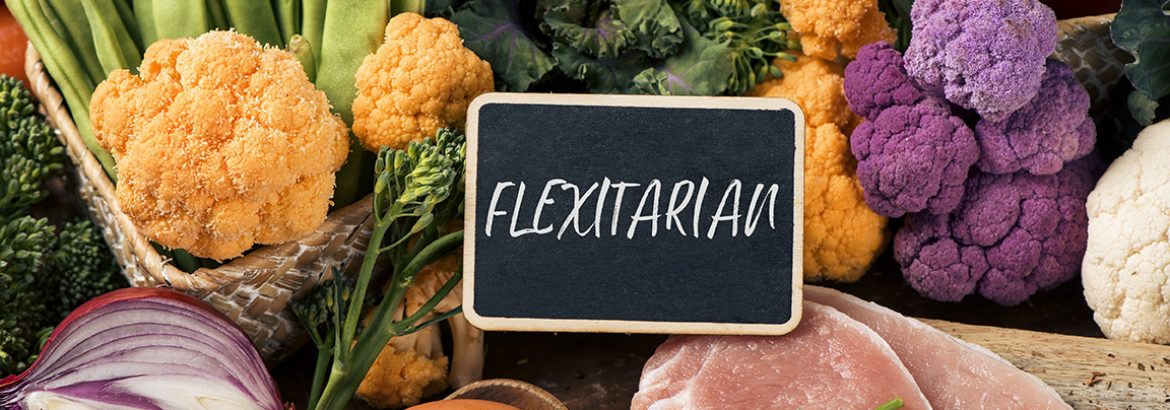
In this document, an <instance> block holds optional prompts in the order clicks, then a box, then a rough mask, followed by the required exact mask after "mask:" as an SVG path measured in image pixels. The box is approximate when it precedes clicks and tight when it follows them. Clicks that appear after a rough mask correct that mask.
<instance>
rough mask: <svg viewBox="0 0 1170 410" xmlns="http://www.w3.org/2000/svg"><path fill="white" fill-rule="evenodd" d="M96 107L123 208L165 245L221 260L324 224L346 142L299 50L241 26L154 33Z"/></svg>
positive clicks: (98, 94) (103, 90) (101, 92)
mask: <svg viewBox="0 0 1170 410" xmlns="http://www.w3.org/2000/svg"><path fill="white" fill-rule="evenodd" d="M90 110H91V112H90V114H91V116H92V117H93V125H94V131H95V133H96V136H97V139H98V141H99V142H100V143H101V144H102V146H103V147H105V148H106V149H108V150H109V151H110V152H111V154H113V155H114V157H115V158H116V159H117V160H118V175H119V180H118V184H117V198H118V203H119V205H120V206H121V208H122V211H123V212H124V213H125V214H126V215H127V216H128V217H129V218H130V219H131V220H132V221H133V222H134V223H135V225H136V226H137V227H138V228H139V229H140V230H142V232H143V233H144V234H145V235H146V236H147V237H148V238H150V239H151V240H153V241H155V242H157V243H158V244H160V245H163V246H166V247H168V248H181V249H185V250H187V251H188V252H190V253H191V254H193V255H196V256H200V257H206V258H212V259H217V260H223V259H228V258H233V257H236V256H239V255H240V254H241V253H242V252H243V251H245V250H247V249H249V248H251V247H252V246H253V245H254V244H256V243H261V244H273V243H281V242H286V241H289V240H294V239H296V238H299V237H301V236H303V235H305V234H308V233H309V232H311V231H312V230H313V229H315V228H316V227H317V226H318V225H320V224H321V222H322V221H324V220H325V216H326V212H327V210H328V208H329V198H330V196H331V195H332V194H333V182H334V172H336V171H337V170H338V169H339V168H340V167H341V165H342V163H344V162H345V158H346V154H347V152H348V145H347V143H348V139H347V137H346V129H345V124H344V123H343V122H342V121H341V119H340V118H337V117H336V116H334V115H333V114H331V113H330V110H329V101H328V99H327V98H326V97H325V94H324V93H322V92H321V91H318V90H317V89H316V88H314V87H313V84H312V83H310V82H309V80H308V78H307V77H306V76H305V72H304V70H303V69H301V66H300V63H298V62H297V60H296V58H294V57H293V56H292V55H291V54H289V53H288V52H285V51H282V50H279V49H274V48H263V47H261V46H260V44H259V43H257V42H256V41H255V40H253V39H252V38H251V37H248V36H245V35H242V34H238V33H235V32H225V31H213V32H210V33H207V34H204V35H202V36H200V37H199V38H197V39H194V40H191V39H185V40H163V41H159V42H156V43H155V44H153V45H152V46H151V47H150V48H149V49H148V50H147V51H146V56H145V58H144V59H143V61H142V65H141V67H140V74H139V75H138V76H135V75H133V74H130V72H129V71H126V70H119V71H115V72H113V73H111V74H110V76H109V78H108V79H106V81H104V82H102V83H101V84H100V85H99V86H98V87H97V90H96V91H94V95H93V100H92V102H91V107H90Z"/></svg>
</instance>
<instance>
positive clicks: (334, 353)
mask: <svg viewBox="0 0 1170 410" xmlns="http://www.w3.org/2000/svg"><path fill="white" fill-rule="evenodd" d="M464 149H465V148H464V136H463V135H462V134H459V133H457V132H454V131H450V130H440V131H439V132H438V134H437V135H436V136H435V138H428V139H426V140H424V141H416V142H411V143H410V145H409V146H408V147H407V149H406V150H393V149H386V148H383V149H382V150H381V152H380V153H379V154H378V157H377V160H376V161H375V164H374V175H375V176H376V181H377V182H376V183H375V184H374V194H373V211H372V216H371V217H372V218H373V221H374V223H373V228H372V231H371V235H370V243H369V245H368V246H367V247H366V253H365V256H364V257H363V259H362V264H361V267H360V269H359V271H358V274H357V277H356V278H354V280H353V281H352V282H348V281H346V280H344V279H340V278H338V277H339V276H340V275H338V272H334V277H335V279H334V283H333V284H330V285H328V286H324V287H322V288H321V290H319V291H318V292H317V293H316V294H315V297H311V298H307V299H305V300H302V301H298V302H297V303H295V304H294V307H293V309H294V313H296V314H297V316H298V318H300V320H301V321H302V323H303V324H304V325H305V327H306V328H307V329H308V331H309V333H310V338H311V339H312V340H313V342H314V344H316V345H317V348H318V357H317V368H316V370H315V372H314V377H313V391H312V392H311V393H310V401H309V408H312V409H342V408H344V407H345V405H346V404H347V403H348V402H349V400H350V399H351V398H352V397H353V395H354V393H355V392H356V391H357V388H358V386H359V385H360V384H361V381H362V379H364V378H365V375H366V373H367V372H369V370H370V367H372V366H373V364H374V360H375V359H376V358H377V357H378V355H379V354H380V353H381V351H382V349H383V348H384V347H385V346H386V344H387V343H389V342H390V339H391V338H394V337H398V336H404V335H408V334H411V333H414V332H417V331H419V330H421V329H423V328H425V327H427V326H430V325H432V324H435V323H438V322H441V321H443V320H446V319H448V318H450V317H451V316H454V315H456V314H459V313H460V312H461V311H462V310H461V308H456V309H453V310H451V311H447V312H442V313H439V314H436V315H433V317H432V316H431V313H432V311H433V310H434V309H435V306H437V305H438V304H439V302H440V301H441V300H443V298H444V297H446V296H447V295H448V294H449V293H450V292H451V291H452V290H453V289H454V288H455V286H456V285H458V283H459V281H460V280H461V279H462V277H463V275H462V271H457V272H456V273H455V275H454V276H452V277H451V279H449V280H448V281H447V282H446V283H445V284H444V285H443V287H442V288H440V289H439V291H438V292H437V293H435V295H434V296H432V297H431V298H430V299H429V300H428V301H427V302H426V303H424V304H423V306H422V307H420V308H419V309H418V310H417V311H414V312H404V314H403V316H405V317H404V318H402V319H400V320H395V314H396V313H397V312H399V311H400V309H403V300H404V298H405V296H406V291H407V290H408V289H410V287H411V286H412V285H413V284H414V281H415V277H416V275H417V274H418V272H419V271H420V270H421V269H422V268H423V267H424V266H426V265H428V264H430V263H431V262H434V261H435V260H438V259H439V258H442V257H443V256H446V255H447V254H449V253H450V252H451V251H453V250H454V249H456V248H458V247H459V246H460V245H462V244H463V231H462V230H455V231H452V232H446V231H445V230H444V227H446V226H447V225H449V224H450V223H451V222H452V221H455V220H457V219H458V218H459V217H460V216H461V215H462V213H463V198H464V175H463V171H464V153H465V151H464ZM383 255H384V256H386V257H387V258H388V259H389V260H390V263H391V265H392V267H393V268H392V272H391V275H390V277H389V279H388V280H389V289H388V290H387V291H386V293H385V294H384V295H375V294H373V293H374V292H371V286H370V285H371V283H372V281H373V279H374V273H375V272H374V270H375V265H376V262H377V261H378V259H379V257H381V256H383ZM377 296H381V298H380V299H379V300H378V301H377V303H373V302H372V301H373V300H375V299H376V297H377ZM367 307H370V308H372V309H373V316H372V318H371V319H370V321H369V322H368V323H366V324H365V326H364V327H363V326H362V324H361V320H360V319H361V318H362V316H363V315H362V313H363V311H364V310H365V309H366V308H367ZM428 317H429V318H428ZM424 319H425V320H424Z"/></svg>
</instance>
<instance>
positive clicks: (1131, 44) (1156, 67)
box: [1110, 0, 1170, 101]
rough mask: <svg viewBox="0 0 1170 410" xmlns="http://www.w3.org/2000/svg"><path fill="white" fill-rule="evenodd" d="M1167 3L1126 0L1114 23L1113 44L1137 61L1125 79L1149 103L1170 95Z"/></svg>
mask: <svg viewBox="0 0 1170 410" xmlns="http://www.w3.org/2000/svg"><path fill="white" fill-rule="evenodd" d="M1166 7H1167V6H1166V2H1165V1H1164V0H1123V1H1122V2H1121V11H1119V12H1118V13H1117V16H1116V17H1114V19H1113V25H1112V27H1111V28H1110V35H1111V36H1112V37H1113V42H1114V43H1115V44H1117V46H1118V47H1120V48H1121V49H1123V50H1125V51H1127V52H1129V53H1130V54H1132V55H1133V57H1134V59H1135V60H1134V62H1132V63H1129V64H1127V65H1126V66H1125V75H1126V77H1128V78H1129V80H1130V82H1132V83H1133V86H1134V88H1135V89H1136V90H1138V91H1139V92H1141V93H1142V94H1143V95H1145V97H1146V98H1147V99H1148V100H1150V101H1157V100H1160V99H1161V98H1162V97H1165V96H1167V95H1170V42H1167V41H1166V38H1170V15H1167V12H1166Z"/></svg>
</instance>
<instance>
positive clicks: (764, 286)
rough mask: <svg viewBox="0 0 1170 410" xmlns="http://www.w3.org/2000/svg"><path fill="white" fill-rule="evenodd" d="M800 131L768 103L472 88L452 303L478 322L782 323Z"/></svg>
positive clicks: (794, 118) (792, 263)
mask: <svg viewBox="0 0 1170 410" xmlns="http://www.w3.org/2000/svg"><path fill="white" fill-rule="evenodd" d="M803 131H804V119H803V116H802V114H801V113H800V111H799V110H798V109H797V108H796V105H795V104H793V103H792V102H791V101H788V100H783V99H773V98H729V97H724V98H719V97H658V96H609V95H607V96H600V95H564V94H560V95H551V94H508V93H492V94H487V95H484V96H481V97H480V98H478V99H476V100H475V102H473V103H472V106H471V109H470V111H469V113H468V123H467V134H468V145H467V161H468V175H467V178H468V180H467V181H468V189H467V195H468V196H467V210H466V219H465V220H466V231H467V240H466V241H465V247H466V249H465V252H464V255H465V259H464V273H465V282H464V311H465V312H466V313H467V316H468V318H469V319H470V320H471V322H472V323H473V324H475V325H476V326H478V327H481V328H484V329H487V330H525V331H590V332H624V333H712V334H783V333H786V332H788V331H789V330H791V329H792V328H793V327H795V325H796V323H797V322H798V321H799V316H800V300H801V296H800V286H801V248H800V246H801V238H802V236H801V235H802V225H803V223H802V221H803V219H802V208H803V198H802V194H803V192H804V190H803V179H802V177H803V155H804V154H803V145H804V144H803V141H804V132H803Z"/></svg>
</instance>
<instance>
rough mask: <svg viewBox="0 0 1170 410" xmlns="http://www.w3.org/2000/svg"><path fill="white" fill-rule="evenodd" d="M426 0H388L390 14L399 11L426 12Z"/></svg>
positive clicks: (395, 13)
mask: <svg viewBox="0 0 1170 410" xmlns="http://www.w3.org/2000/svg"><path fill="white" fill-rule="evenodd" d="M426 8H427V2H426V0H392V1H390V15H391V16H397V15H398V14H401V13H418V14H424V13H426V12H427V10H426Z"/></svg>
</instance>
